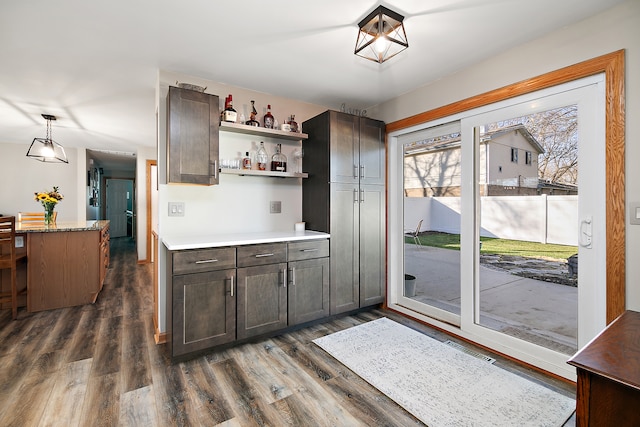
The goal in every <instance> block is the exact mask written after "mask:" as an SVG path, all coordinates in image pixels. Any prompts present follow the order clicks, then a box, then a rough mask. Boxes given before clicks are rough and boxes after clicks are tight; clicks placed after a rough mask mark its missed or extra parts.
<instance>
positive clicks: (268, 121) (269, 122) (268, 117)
mask: <svg viewBox="0 0 640 427" xmlns="http://www.w3.org/2000/svg"><path fill="white" fill-rule="evenodd" d="M273 122H274V119H273V115H272V114H271V104H268V105H267V114H265V115H264V127H266V128H267V129H273Z"/></svg>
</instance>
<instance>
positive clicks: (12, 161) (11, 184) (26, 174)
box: [0, 143, 87, 221]
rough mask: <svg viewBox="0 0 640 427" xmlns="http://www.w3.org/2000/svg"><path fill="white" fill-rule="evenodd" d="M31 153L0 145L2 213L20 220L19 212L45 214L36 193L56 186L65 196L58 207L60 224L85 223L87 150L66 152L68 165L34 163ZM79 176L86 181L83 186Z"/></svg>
mask: <svg viewBox="0 0 640 427" xmlns="http://www.w3.org/2000/svg"><path fill="white" fill-rule="evenodd" d="M28 149H29V144H10V143H0V213H1V214H4V215H16V216H17V215H18V212H40V211H43V209H44V208H43V207H42V204H41V203H40V202H36V201H35V200H34V199H33V197H34V193H35V192H36V191H47V190H51V189H52V187H53V186H54V185H55V186H57V187H60V192H61V193H62V195H63V196H64V199H63V200H62V201H61V202H59V203H58V204H57V205H56V211H57V212H58V221H78V220H79V221H84V220H85V212H86V209H85V204H84V194H85V186H86V181H87V175H86V169H85V167H84V165H85V164H86V160H85V151H84V149H82V150H79V149H74V148H65V152H66V153H67V158H68V159H69V163H68V164H65V163H43V162H39V161H36V160H33V159H31V158H29V157H27V156H26V154H27V150H28ZM79 152H80V154H79ZM78 176H82V177H83V179H82V180H81V182H78V180H79V178H78ZM80 196H82V197H80Z"/></svg>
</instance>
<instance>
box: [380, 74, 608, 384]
mask: <svg viewBox="0 0 640 427" xmlns="http://www.w3.org/2000/svg"><path fill="white" fill-rule="evenodd" d="M602 86H603V83H602V78H601V77H600V76H594V77H591V78H588V79H583V80H581V81H575V82H572V83H568V84H565V85H563V86H558V87H555V88H551V89H547V90H544V91H540V92H538V93H533V94H530V95H527V96H523V97H520V98H517V99H513V100H509V101H505V102H501V103H499V104H494V105H490V106H487V107H483V108H482V109H478V110H473V111H469V112H466V113H464V114H461V115H459V116H455V117H449V118H448V119H447V120H442V121H440V122H434V123H427V124H425V125H424V126H420V127H418V128H416V129H408V130H405V131H403V132H402V133H401V134H399V135H392V136H391V137H390V138H389V150H390V151H389V153H390V155H389V159H390V161H389V175H390V188H389V202H390V207H389V209H390V215H389V220H390V223H389V227H390V230H395V231H396V232H397V233H398V234H399V230H402V231H403V233H402V235H401V237H400V236H399V235H398V237H397V238H391V239H390V246H391V247H390V251H389V253H390V254H391V255H390V262H389V274H390V283H391V285H392V286H391V288H390V289H389V302H390V304H389V305H390V306H391V307H392V308H393V307H394V306H397V307H400V308H402V310H405V309H406V310H409V311H408V312H411V313H416V315H417V317H419V318H420V316H424V319H425V320H426V321H429V322H431V321H430V320H429V319H432V321H433V322H434V325H436V326H439V327H442V328H443V329H450V330H451V331H452V332H454V333H457V334H459V335H461V336H463V337H467V338H469V339H472V340H474V341H476V342H479V343H480V344H483V345H487V346H489V347H492V348H494V349H495V350H497V351H500V352H503V353H505V354H509V355H511V356H513V357H516V358H519V359H521V360H524V361H526V362H528V363H531V364H534V365H537V366H539V367H541V368H543V369H545V370H548V371H551V372H554V373H557V374H559V375H562V376H565V377H567V378H571V377H572V375H574V373H573V370H572V368H570V367H568V365H566V360H567V359H568V357H569V356H570V355H571V354H573V353H574V352H575V350H576V349H577V348H579V347H580V346H582V345H584V344H586V343H587V342H588V340H590V339H591V338H592V337H593V336H595V335H596V334H597V332H598V331H599V330H601V329H602V328H603V327H604V325H605V310H606V298H605V282H606V271H605V267H606V264H605V263H604V261H603V260H604V259H605V249H606V246H605V243H606V240H605V239H606V233H605V211H604V201H605V192H606V190H605V164H604V158H605V156H604V108H603V106H604V102H603V93H604V91H603V88H602ZM578 165H579V171H580V173H578ZM398 206H401V209H398ZM418 224H420V227H419V228H418ZM400 249H401V250H400ZM578 259H579V260H580V263H579V264H580V266H579V268H578ZM402 278H404V280H402ZM456 328H457V329H456Z"/></svg>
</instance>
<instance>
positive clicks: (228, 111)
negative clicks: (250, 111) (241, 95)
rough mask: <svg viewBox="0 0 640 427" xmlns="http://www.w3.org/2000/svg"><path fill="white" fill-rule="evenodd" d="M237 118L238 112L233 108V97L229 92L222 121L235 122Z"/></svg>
mask: <svg viewBox="0 0 640 427" xmlns="http://www.w3.org/2000/svg"><path fill="white" fill-rule="evenodd" d="M237 120H238V113H237V112H236V110H235V109H234V108H233V97H232V96H231V94H229V96H228V97H227V102H226V105H225V108H224V111H223V112H222V121H224V122H231V123H235V122H236V121H237Z"/></svg>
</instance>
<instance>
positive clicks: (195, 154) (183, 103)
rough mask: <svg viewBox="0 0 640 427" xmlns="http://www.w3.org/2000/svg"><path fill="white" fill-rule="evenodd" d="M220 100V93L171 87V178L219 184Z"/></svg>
mask: <svg viewBox="0 0 640 427" xmlns="http://www.w3.org/2000/svg"><path fill="white" fill-rule="evenodd" d="M218 102H219V101H218V97H217V96H216V95H210V94H207V93H203V92H196V91H193V90H188V89H181V88H177V87H173V86H171V87H169V95H168V96H167V182H169V183H184V184H202V185H214V184H218V153H219V135H218V130H219V122H220V116H219V104H218Z"/></svg>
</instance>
